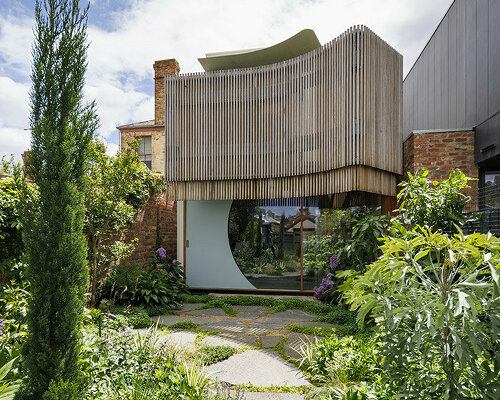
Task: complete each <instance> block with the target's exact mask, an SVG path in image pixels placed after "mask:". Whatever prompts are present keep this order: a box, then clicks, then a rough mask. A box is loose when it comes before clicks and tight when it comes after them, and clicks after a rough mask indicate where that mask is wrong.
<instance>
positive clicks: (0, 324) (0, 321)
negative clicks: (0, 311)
mask: <svg viewBox="0 0 500 400" xmlns="http://www.w3.org/2000/svg"><path fill="white" fill-rule="evenodd" d="M4 326H5V324H4V323H3V319H0V336H2V335H3V329H2V328H3V327H4Z"/></svg>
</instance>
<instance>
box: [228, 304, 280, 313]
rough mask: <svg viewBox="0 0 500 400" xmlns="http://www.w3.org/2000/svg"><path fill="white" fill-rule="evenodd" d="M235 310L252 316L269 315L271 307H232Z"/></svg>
mask: <svg viewBox="0 0 500 400" xmlns="http://www.w3.org/2000/svg"><path fill="white" fill-rule="evenodd" d="M231 307H232V308H234V309H235V310H238V311H239V312H241V313H250V314H256V313H260V314H267V313H268V312H269V311H270V310H271V309H270V308H269V307H264V306H231Z"/></svg>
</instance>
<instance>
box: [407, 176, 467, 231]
mask: <svg viewBox="0 0 500 400" xmlns="http://www.w3.org/2000/svg"><path fill="white" fill-rule="evenodd" d="M428 175H429V171H427V170H426V169H422V171H420V172H419V173H418V174H416V175H415V176H413V175H411V174H410V173H408V181H406V182H405V181H404V182H401V183H400V184H399V185H400V186H402V188H403V189H402V190H401V191H400V192H399V194H398V200H399V203H400V205H399V215H398V217H397V221H398V222H399V223H400V224H402V225H406V226H410V227H412V228H415V227H416V226H418V225H420V226H428V227H429V229H430V230H431V231H441V232H449V233H455V232H457V230H456V227H457V226H458V227H459V226H461V225H462V224H464V223H465V222H467V216H466V215H465V214H464V213H463V211H464V206H465V204H467V202H468V201H469V200H470V197H469V196H467V195H465V194H464V193H462V192H463V191H464V189H468V188H469V185H468V183H469V182H470V181H471V180H473V179H472V178H469V177H467V176H465V174H464V173H463V172H461V171H460V170H453V171H451V172H450V175H449V177H448V179H445V180H443V181H441V182H438V181H431V180H430V179H428V178H427V176H428Z"/></svg>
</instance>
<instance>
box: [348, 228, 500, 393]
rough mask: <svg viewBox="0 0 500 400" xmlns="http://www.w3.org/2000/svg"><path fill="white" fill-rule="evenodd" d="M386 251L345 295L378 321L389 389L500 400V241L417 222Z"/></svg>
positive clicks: (388, 242) (361, 315) (362, 314)
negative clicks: (447, 231)
mask: <svg viewBox="0 0 500 400" xmlns="http://www.w3.org/2000/svg"><path fill="white" fill-rule="evenodd" d="M382 250H383V255H382V256H381V257H380V258H379V259H378V260H377V261H376V262H375V263H373V264H372V265H371V267H370V268H369V269H368V271H367V272H366V273H365V274H364V275H361V276H359V277H358V278H356V279H355V280H354V284H353V287H352V288H351V290H350V291H349V292H348V293H347V294H346V295H347V297H348V298H349V301H350V302H351V304H352V306H353V308H359V314H358V318H359V322H360V323H361V324H362V323H363V322H364V319H365V317H366V316H367V315H368V313H371V315H372V316H373V317H375V319H376V320H377V321H378V325H379V327H380V333H379V340H380V342H381V343H382V345H381V346H382V347H381V354H382V355H383V356H384V357H383V368H384V371H385V373H386V375H385V382H386V384H387V389H388V391H389V393H392V394H393V395H398V396H403V397H402V398H416V396H418V397H419V398H422V399H434V398H443V397H444V398H445V399H474V398H477V399H498V398H499V397H500V378H499V377H500V352H499V351H498V350H499V348H500V279H499V275H500V267H499V265H500V240H499V239H498V238H496V237H494V236H492V235H491V234H487V235H485V234H478V233H475V234H472V235H468V236H465V235H463V234H462V233H461V232H460V231H459V233H458V234H456V235H454V236H453V237H451V236H449V235H446V234H443V233H440V232H432V231H431V230H429V229H427V228H421V227H419V228H418V229H416V230H415V231H408V232H403V234H402V236H401V237H399V238H397V237H391V238H387V239H386V241H385V244H384V245H383V246H382ZM442 396H443V397H442Z"/></svg>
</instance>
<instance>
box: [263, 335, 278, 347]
mask: <svg viewBox="0 0 500 400" xmlns="http://www.w3.org/2000/svg"><path fill="white" fill-rule="evenodd" d="M282 337H283V336H261V337H260V342H261V343H262V347H274V346H276V345H277V344H278V343H279V342H280V341H281V338H282Z"/></svg>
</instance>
